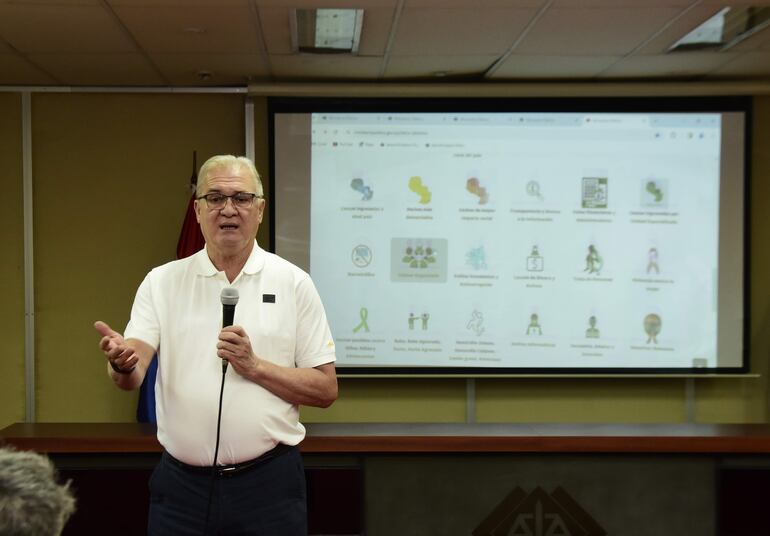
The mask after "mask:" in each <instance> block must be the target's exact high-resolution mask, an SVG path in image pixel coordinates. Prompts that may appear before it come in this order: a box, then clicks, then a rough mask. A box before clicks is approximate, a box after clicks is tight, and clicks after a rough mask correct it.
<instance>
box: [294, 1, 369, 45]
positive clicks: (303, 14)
mask: <svg viewBox="0 0 770 536" xmlns="http://www.w3.org/2000/svg"><path fill="white" fill-rule="evenodd" d="M363 20H364V10H363V9H297V10H295V16H294V17H292V18H291V22H292V28H291V30H292V31H291V38H292V46H293V48H294V51H295V52H307V53H311V54H357V53H358V44H359V43H360V41H361V25H362V23H363Z"/></svg>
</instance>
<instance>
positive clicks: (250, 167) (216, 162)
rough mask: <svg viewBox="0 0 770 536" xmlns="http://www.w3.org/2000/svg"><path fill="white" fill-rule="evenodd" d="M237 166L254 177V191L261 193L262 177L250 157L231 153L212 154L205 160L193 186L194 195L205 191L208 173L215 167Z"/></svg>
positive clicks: (199, 194) (197, 195)
mask: <svg viewBox="0 0 770 536" xmlns="http://www.w3.org/2000/svg"><path fill="white" fill-rule="evenodd" d="M231 167H237V168H240V169H242V170H246V171H247V172H248V173H249V175H251V178H252V179H254V193H255V194H257V195H263V192H262V179H260V177H259V173H258V172H257V168H256V166H255V165H254V162H252V161H251V159H249V158H246V157H245V156H233V155H231V154H220V155H216V156H212V157H211V158H209V159H208V160H206V161H205V162H204V163H203V165H202V166H201V169H200V171H199V172H198V184H197V186H196V187H195V197H200V196H201V195H203V193H204V192H205V188H206V183H207V181H208V179H209V173H211V172H212V171H213V170H215V169H221V168H231Z"/></svg>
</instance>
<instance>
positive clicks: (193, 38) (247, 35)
mask: <svg viewBox="0 0 770 536" xmlns="http://www.w3.org/2000/svg"><path fill="white" fill-rule="evenodd" d="M115 12H116V13H117V14H118V16H119V17H120V19H121V20H122V21H123V23H124V24H125V25H126V27H127V28H128V29H129V31H130V32H131V33H132V34H133V35H134V37H135V38H136V40H137V41H138V42H139V44H140V46H141V47H142V48H143V49H144V50H146V51H148V52H163V53H182V52H201V53H211V54H217V53H220V54H221V53H225V52H233V53H257V52H258V51H259V48H258V39H259V36H258V35H257V31H256V20H255V19H254V15H253V13H252V12H251V10H250V9H249V8H248V7H226V6H222V7H207V6H190V7H186V8H184V9H179V8H172V7H145V8H142V7H122V6H121V7H116V8H115ZM193 28H194V29H197V30H198V31H186V30H187V29H193Z"/></svg>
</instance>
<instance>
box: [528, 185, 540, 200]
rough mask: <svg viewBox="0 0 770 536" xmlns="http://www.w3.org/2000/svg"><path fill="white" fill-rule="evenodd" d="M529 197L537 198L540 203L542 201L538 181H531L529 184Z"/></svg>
mask: <svg viewBox="0 0 770 536" xmlns="http://www.w3.org/2000/svg"><path fill="white" fill-rule="evenodd" d="M527 195H529V196H532V197H536V198H537V199H538V200H539V201H542V200H543V196H542V195H540V183H539V182H537V181H529V182H528V183H527Z"/></svg>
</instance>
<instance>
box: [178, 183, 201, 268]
mask: <svg viewBox="0 0 770 536" xmlns="http://www.w3.org/2000/svg"><path fill="white" fill-rule="evenodd" d="M194 201H195V194H193V195H192V197H190V202H189V203H188V204H187V213H186V214H185V216H184V223H183V224H182V232H180V233H179V242H177V244H176V258H177V259H183V258H185V257H189V256H190V255H192V254H193V253H197V252H198V251H200V250H201V249H203V246H204V245H205V244H206V242H205V241H204V240H203V234H202V233H201V228H200V225H198V220H197V219H196V218H195V207H194V206H193V202H194Z"/></svg>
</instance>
